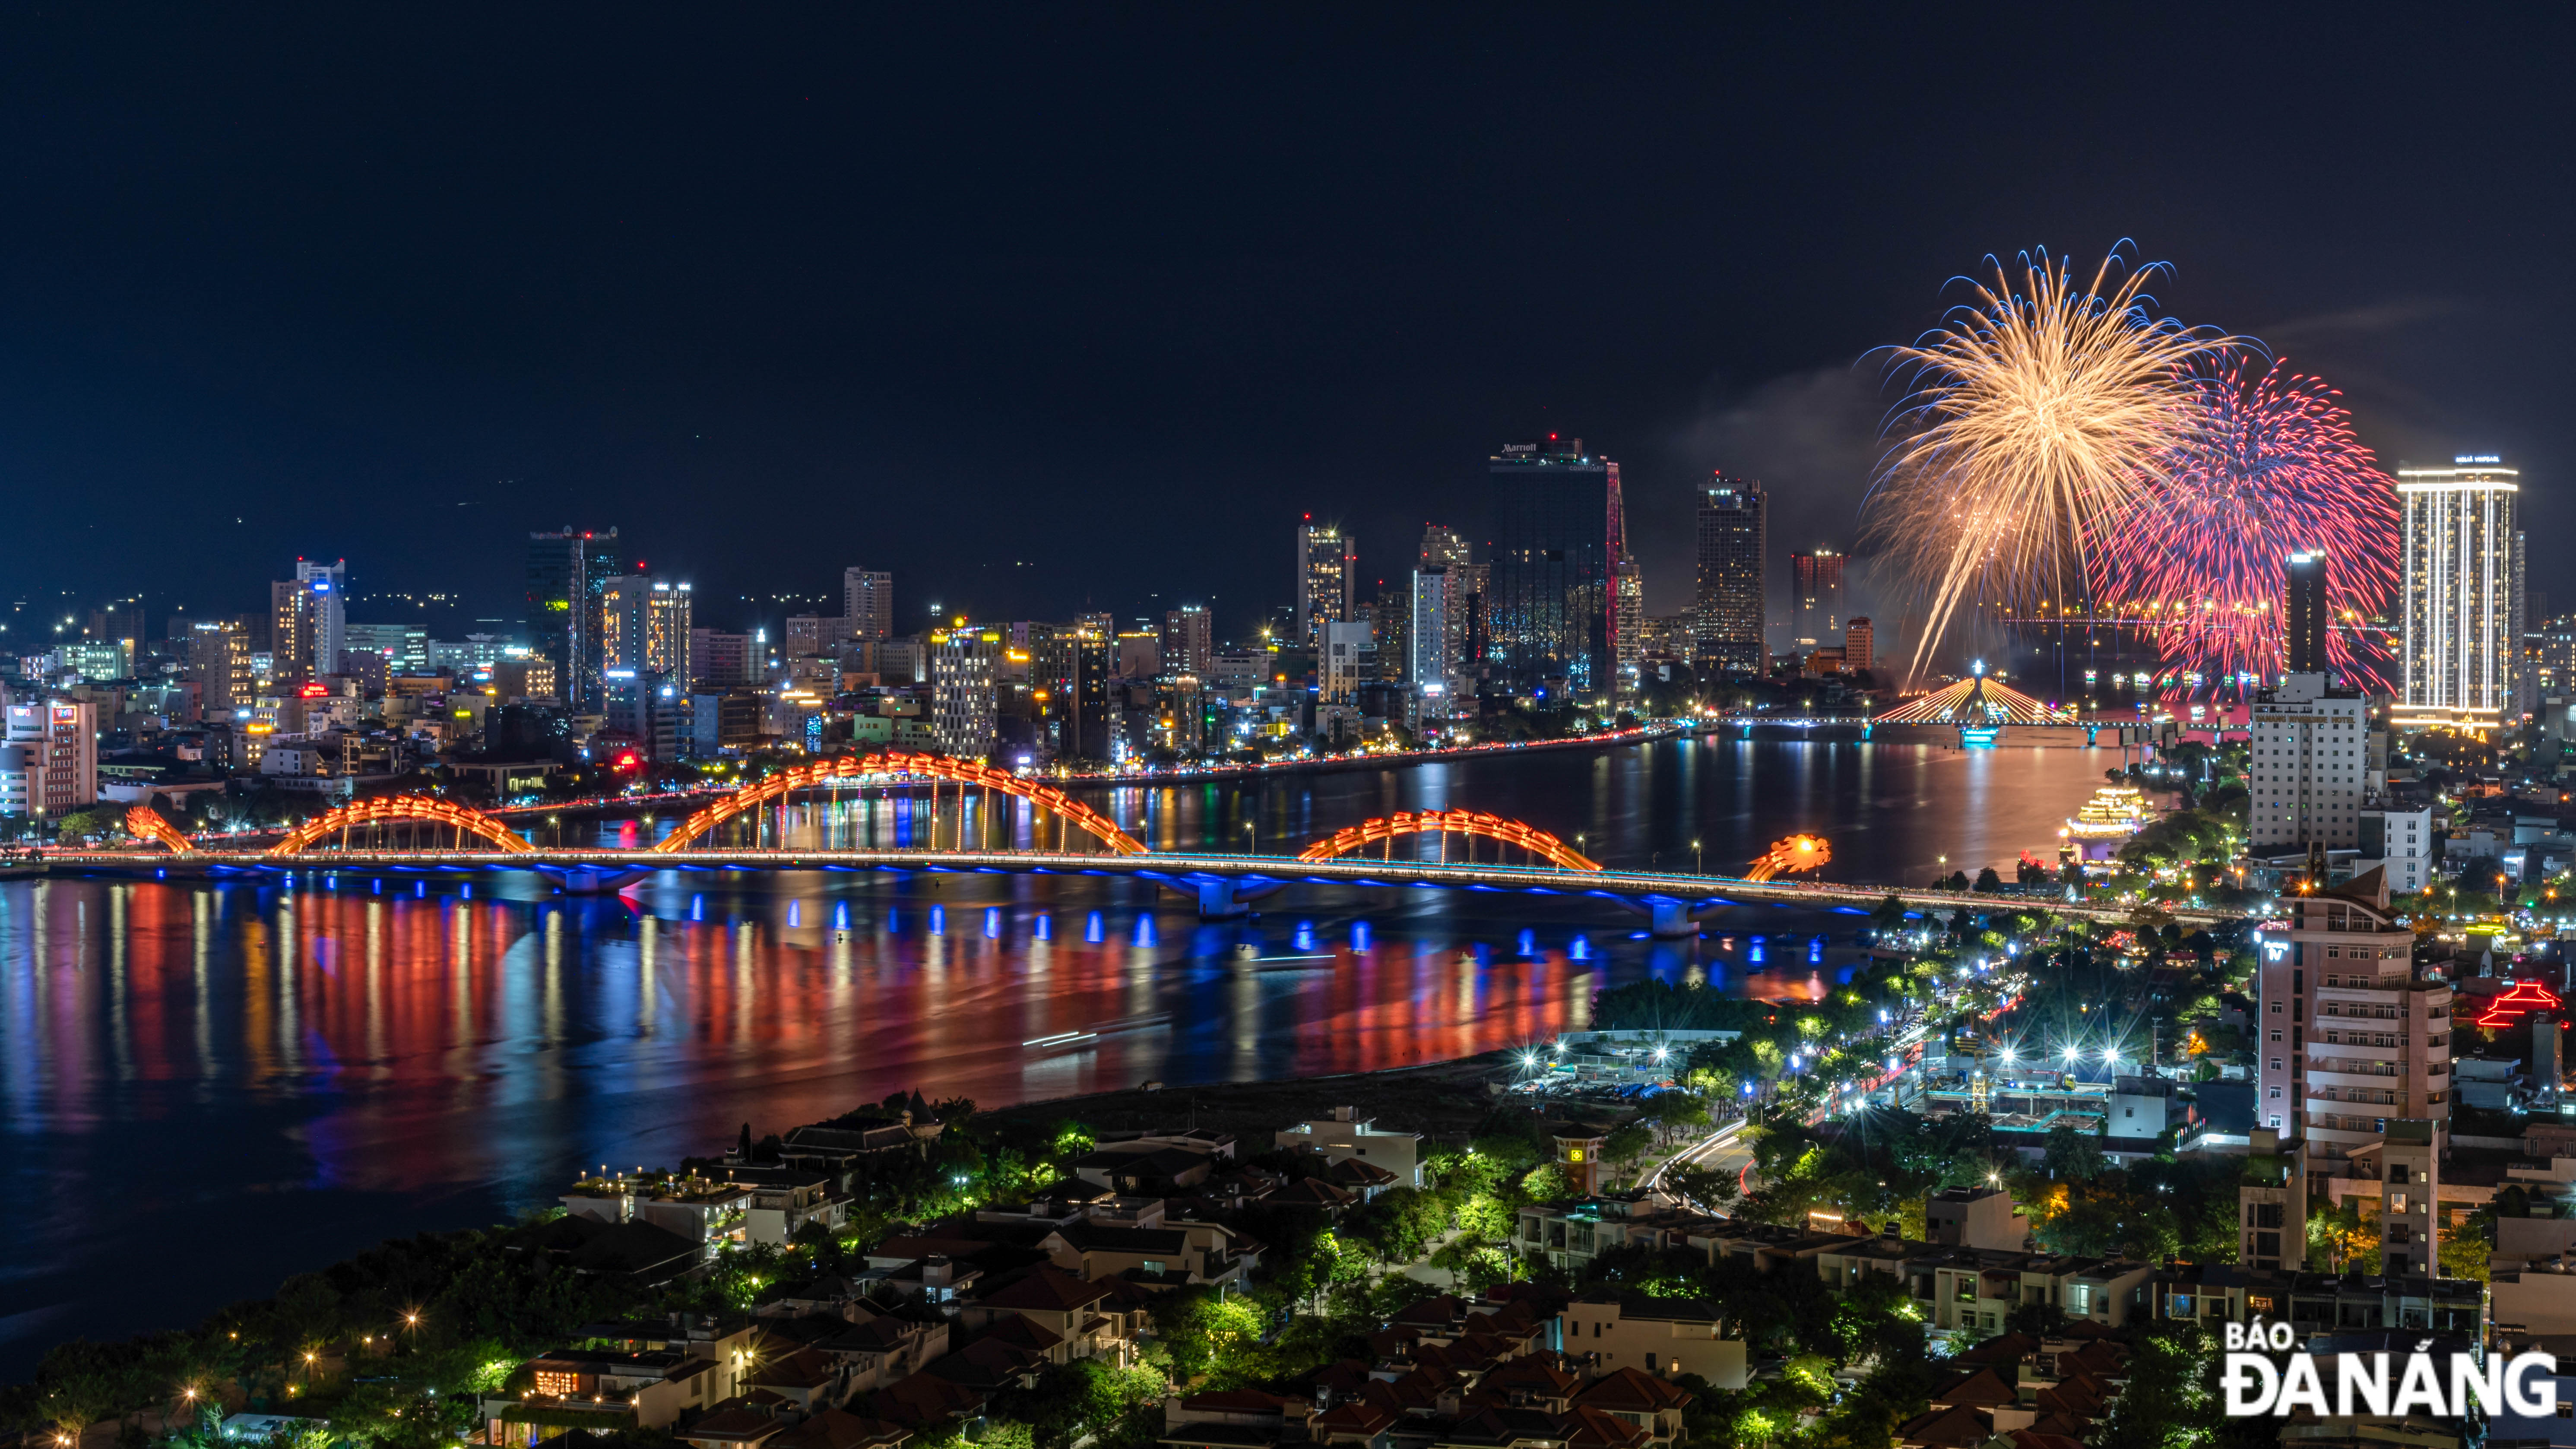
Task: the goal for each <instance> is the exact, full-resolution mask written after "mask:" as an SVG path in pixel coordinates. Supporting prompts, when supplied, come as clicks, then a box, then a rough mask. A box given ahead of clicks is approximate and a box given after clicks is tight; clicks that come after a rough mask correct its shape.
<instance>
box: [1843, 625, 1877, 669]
mask: <svg viewBox="0 0 2576 1449" xmlns="http://www.w3.org/2000/svg"><path fill="white" fill-rule="evenodd" d="M1877 664H1878V630H1877V628H1876V627H1875V626H1873V625H1872V624H1871V623H1870V622H1869V620H1868V619H1867V618H1865V617H1864V618H1859V619H1854V620H1852V621H1851V622H1850V623H1848V624H1845V625H1844V626H1843V668H1845V669H1848V670H1850V671H1851V672H1853V673H1854V674H1858V673H1859V672H1860V671H1862V670H1864V669H1871V668H1875V667H1876V666H1877Z"/></svg>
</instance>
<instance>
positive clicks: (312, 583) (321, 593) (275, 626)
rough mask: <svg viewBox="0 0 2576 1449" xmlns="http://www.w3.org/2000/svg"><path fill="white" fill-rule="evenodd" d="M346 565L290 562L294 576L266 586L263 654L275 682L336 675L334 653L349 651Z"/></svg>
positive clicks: (337, 664)
mask: <svg viewBox="0 0 2576 1449" xmlns="http://www.w3.org/2000/svg"><path fill="white" fill-rule="evenodd" d="M348 578H349V562H348V560H346V559H342V560H341V561H340V562H338V563H332V564H324V563H315V562H314V561H313V560H311V559H301V558H300V559H297V560H296V561H295V577H294V578H292V579H281V580H278V581H277V582H275V583H272V584H270V585H269V586H268V613H269V623H268V629H269V634H268V638H269V646H268V647H269V654H270V657H271V658H272V659H273V660H274V661H275V663H274V664H273V665H272V670H273V677H274V678H275V679H276V681H277V682H278V683H280V684H302V683H303V682H305V681H306V680H309V679H312V678H314V677H315V676H317V675H323V674H333V673H337V672H338V670H339V667H340V653H341V651H342V650H344V649H347V648H348V647H349V643H348V635H347V620H348V608H347V605H346V603H345V602H344V601H343V599H342V595H343V594H344V593H345V592H346V591H347V585H348Z"/></svg>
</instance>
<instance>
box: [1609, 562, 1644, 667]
mask: <svg viewBox="0 0 2576 1449" xmlns="http://www.w3.org/2000/svg"><path fill="white" fill-rule="evenodd" d="M1610 647H1611V652H1612V653H1613V654H1614V655H1616V656H1617V658H1618V661H1619V692H1620V693H1621V694H1634V693H1636V692H1637V686H1638V684H1639V682H1640V680H1641V679H1642V677H1643V670H1642V667H1641V666H1642V664H1643V661H1644V659H1645V657H1646V574H1645V571H1644V570H1643V569H1640V568H1639V567H1637V561H1636V560H1635V559H1627V560H1623V561H1622V562H1620V563H1617V564H1613V565H1612V566H1611V568H1610Z"/></svg>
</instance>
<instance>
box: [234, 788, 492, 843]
mask: <svg viewBox="0 0 2576 1449" xmlns="http://www.w3.org/2000/svg"><path fill="white" fill-rule="evenodd" d="M390 820H422V821H427V822H428V823H430V824H432V825H452V826H455V827H456V828H458V829H460V830H463V831H464V832H465V833H467V834H468V835H475V836H480V837H481V838H483V839H485V840H488V841H490V842H492V843H493V844H494V845H497V846H499V847H500V848H501V849H503V850H505V851H508V852H511V853H512V854H517V853H519V852H522V851H531V850H534V849H536V847H535V846H533V845H530V844H529V843H528V842H527V841H525V840H523V839H521V838H520V837H519V835H518V833H517V832H515V831H513V830H511V829H510V827H508V826H506V825H504V824H502V823H501V822H500V821H498V820H495V819H493V818H492V817H491V816H489V815H486V814H484V813H483V812H482V811H480V810H477V809H474V808H473V807H472V806H469V805H459V804H457V803H456V802H455V801H453V800H441V799H439V798H438V797H437V796H435V795H380V796H378V797H376V798H374V799H372V800H352V801H350V802H349V803H348V804H346V805H342V806H340V807H338V808H336V809H332V810H326V811H324V812H322V813H321V814H319V815H316V816H314V817H313V818H312V819H310V820H307V821H305V822H304V823H303V824H302V825H299V826H297V827H295V830H294V833H292V834H290V835H288V836H287V837H286V838H285V839H284V840H281V841H279V842H277V843H276V844H275V845H272V846H270V847H269V848H268V853H269V854H271V855H297V854H300V853H302V852H303V851H305V850H306V849H308V848H310V847H311V846H312V844H313V843H314V842H315V841H317V840H320V839H322V838H323V837H325V836H328V835H331V834H333V833H335V832H337V831H339V830H341V829H343V828H345V827H347V826H352V825H376V824H381V823H383V822H385V821H390Z"/></svg>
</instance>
